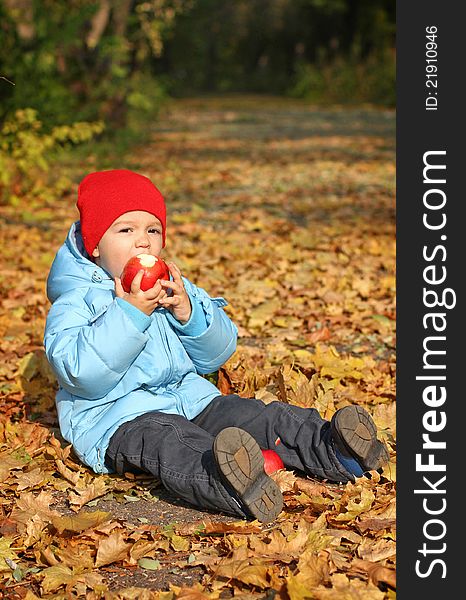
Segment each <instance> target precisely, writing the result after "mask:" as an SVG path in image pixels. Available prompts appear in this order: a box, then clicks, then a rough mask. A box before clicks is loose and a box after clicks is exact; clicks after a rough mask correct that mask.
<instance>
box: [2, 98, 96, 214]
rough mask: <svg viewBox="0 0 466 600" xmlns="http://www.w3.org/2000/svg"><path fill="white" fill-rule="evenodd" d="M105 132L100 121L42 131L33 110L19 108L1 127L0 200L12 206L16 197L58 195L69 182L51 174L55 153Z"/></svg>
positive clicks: (44, 197)
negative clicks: (51, 163)
mask: <svg viewBox="0 0 466 600" xmlns="http://www.w3.org/2000/svg"><path fill="white" fill-rule="evenodd" d="M103 130H104V124H103V123H102V122H101V121H97V122H94V123H86V122H81V123H80V122H78V123H73V124H71V125H59V126H56V127H53V128H52V129H51V130H50V132H48V133H47V132H44V131H43V130H42V122H41V121H40V120H39V118H38V113H37V111H36V110H34V109H32V108H25V109H19V110H17V111H15V113H14V115H13V116H12V117H10V118H8V119H7V120H6V121H5V123H4V124H3V126H2V128H1V141H0V200H1V202H3V203H8V204H15V203H16V202H17V201H18V198H19V196H23V195H28V196H30V197H31V200H32V199H33V198H41V199H46V198H47V197H49V196H50V195H52V197H53V195H56V194H61V193H62V191H63V189H64V188H65V187H66V186H67V185H69V184H70V183H71V182H69V181H65V180H63V178H60V177H56V176H55V177H52V176H51V175H50V172H49V171H50V162H51V160H52V158H53V154H54V152H55V151H56V150H57V149H59V148H63V147H70V146H75V145H77V144H82V143H83V142H87V141H89V140H91V139H92V138H94V137H95V136H96V135H99V134H100V133H102V131H103Z"/></svg>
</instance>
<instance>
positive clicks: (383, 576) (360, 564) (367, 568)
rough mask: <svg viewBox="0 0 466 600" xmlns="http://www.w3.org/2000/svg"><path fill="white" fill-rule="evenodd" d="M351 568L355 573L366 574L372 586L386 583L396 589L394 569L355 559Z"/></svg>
mask: <svg viewBox="0 0 466 600" xmlns="http://www.w3.org/2000/svg"><path fill="white" fill-rule="evenodd" d="M351 566H352V567H353V568H354V570H355V571H356V572H359V573H361V572H363V573H368V574H369V577H370V579H371V581H372V583H373V584H374V585H379V583H386V584H388V585H389V586H390V587H392V588H393V589H396V572H395V570H394V569H390V568H388V567H384V566H382V565H378V564H376V563H374V562H371V561H368V560H361V559H360V558H355V559H354V560H353V562H352V563H351Z"/></svg>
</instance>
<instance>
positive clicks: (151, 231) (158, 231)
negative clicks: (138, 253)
mask: <svg viewBox="0 0 466 600" xmlns="http://www.w3.org/2000/svg"><path fill="white" fill-rule="evenodd" d="M149 233H160V230H159V229H155V228H154V229H149Z"/></svg>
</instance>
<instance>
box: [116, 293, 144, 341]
mask: <svg viewBox="0 0 466 600" xmlns="http://www.w3.org/2000/svg"><path fill="white" fill-rule="evenodd" d="M115 299H116V301H117V303H118V306H119V307H120V308H121V309H122V310H123V312H124V313H125V314H126V316H128V317H129V318H130V319H131V321H132V322H133V324H134V326H135V327H136V329H138V330H139V331H140V332H141V333H143V332H144V331H145V330H146V329H147V328H148V327H149V325H150V324H151V319H150V317H148V316H147V315H145V314H144V313H143V312H142V311H140V310H139V308H136V307H135V306H133V305H132V304H130V303H129V302H126V300H123V298H115Z"/></svg>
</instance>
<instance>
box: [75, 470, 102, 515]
mask: <svg viewBox="0 0 466 600" xmlns="http://www.w3.org/2000/svg"><path fill="white" fill-rule="evenodd" d="M109 489H110V487H109V485H108V484H107V481H106V479H105V478H104V477H99V478H95V479H94V481H93V483H91V484H90V485H88V486H87V487H86V488H85V489H84V490H81V489H78V488H76V489H75V491H74V492H70V494H69V500H70V505H71V509H72V510H74V511H76V512H78V511H79V510H80V509H81V508H82V507H83V506H84V505H85V504H87V503H88V502H90V501H91V500H94V499H95V498H99V497H100V496H103V495H105V494H106V493H107V492H108V491H109Z"/></svg>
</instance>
